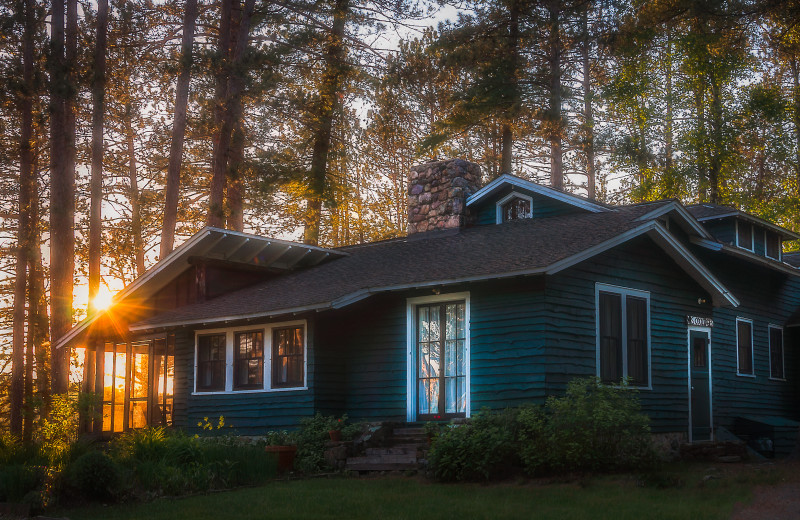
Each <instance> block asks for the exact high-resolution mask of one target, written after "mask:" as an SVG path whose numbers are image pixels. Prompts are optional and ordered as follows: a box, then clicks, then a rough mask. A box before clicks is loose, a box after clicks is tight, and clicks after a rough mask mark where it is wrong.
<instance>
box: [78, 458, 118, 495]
mask: <svg viewBox="0 0 800 520" xmlns="http://www.w3.org/2000/svg"><path fill="white" fill-rule="evenodd" d="M67 475H68V477H67V478H68V482H69V484H70V485H71V486H72V487H73V488H74V489H76V490H77V491H78V492H79V493H80V494H81V496H83V497H84V498H87V499H89V500H107V499H109V498H112V497H113V496H114V494H115V492H116V490H117V487H118V485H119V469H118V468H117V465H116V464H115V463H114V461H113V460H111V457H109V456H108V455H106V454H105V453H103V452H101V451H96V450H93V451H88V452H86V453H84V454H83V455H81V456H80V457H78V458H77V459H76V460H75V462H73V463H72V464H70V466H69V469H68V471H67Z"/></svg>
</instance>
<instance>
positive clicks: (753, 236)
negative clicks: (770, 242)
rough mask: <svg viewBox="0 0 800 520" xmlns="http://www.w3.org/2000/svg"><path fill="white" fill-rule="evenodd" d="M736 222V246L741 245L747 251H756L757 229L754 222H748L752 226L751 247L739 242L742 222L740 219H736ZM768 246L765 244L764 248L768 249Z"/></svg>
mask: <svg viewBox="0 0 800 520" xmlns="http://www.w3.org/2000/svg"><path fill="white" fill-rule="evenodd" d="M734 222H736V247H740V248H742V249H744V250H746V251H750V252H751V253H754V252H755V250H756V245H755V244H756V230H755V229H754V226H753V224H751V223H749V222H748V223H747V225H748V226H750V247H744V246H743V245H742V244H740V243H739V224H741V222H739V219H736V220H735V221H734ZM766 246H767V245H766V244H764V249H766Z"/></svg>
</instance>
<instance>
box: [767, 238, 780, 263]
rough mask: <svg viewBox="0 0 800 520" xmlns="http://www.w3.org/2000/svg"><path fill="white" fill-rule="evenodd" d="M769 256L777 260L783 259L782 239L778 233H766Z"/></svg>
mask: <svg viewBox="0 0 800 520" xmlns="http://www.w3.org/2000/svg"><path fill="white" fill-rule="evenodd" d="M764 241H765V242H766V253H767V256H768V257H770V258H773V259H775V260H780V259H781V237H780V236H778V234H777V233H770V232H769V231H764Z"/></svg>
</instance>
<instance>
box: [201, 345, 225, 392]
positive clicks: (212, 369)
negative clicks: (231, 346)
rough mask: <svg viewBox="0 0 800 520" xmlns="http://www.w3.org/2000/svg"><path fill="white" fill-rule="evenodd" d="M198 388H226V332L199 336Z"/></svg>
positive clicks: (208, 389) (204, 389)
mask: <svg viewBox="0 0 800 520" xmlns="http://www.w3.org/2000/svg"><path fill="white" fill-rule="evenodd" d="M197 390H198V391H202V392H212V391H215V390H225V334H209V335H207V336H200V337H199V338H197Z"/></svg>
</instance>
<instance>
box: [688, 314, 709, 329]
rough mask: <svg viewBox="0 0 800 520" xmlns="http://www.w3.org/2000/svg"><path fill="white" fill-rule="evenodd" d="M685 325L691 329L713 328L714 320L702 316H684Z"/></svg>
mask: <svg viewBox="0 0 800 520" xmlns="http://www.w3.org/2000/svg"><path fill="white" fill-rule="evenodd" d="M686 324H687V325H690V326H693V327H713V326H714V320H713V319H711V318H704V317H703V316H690V315H686Z"/></svg>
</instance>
